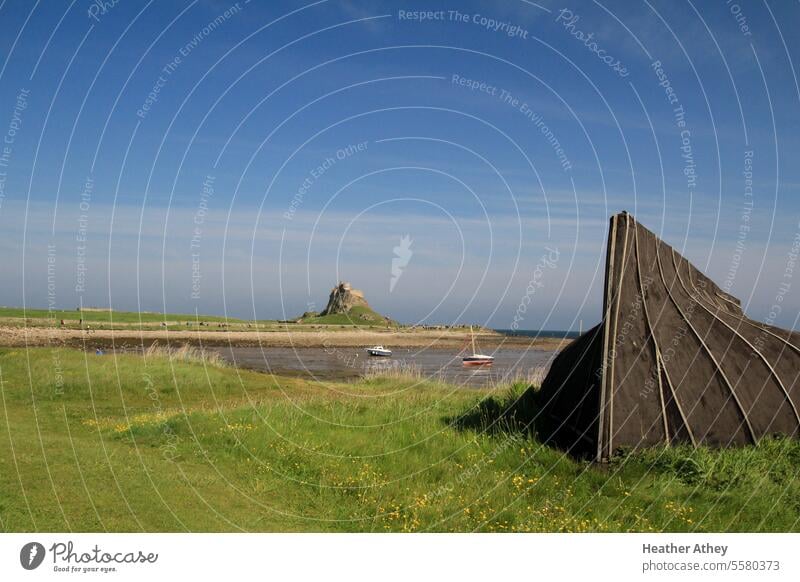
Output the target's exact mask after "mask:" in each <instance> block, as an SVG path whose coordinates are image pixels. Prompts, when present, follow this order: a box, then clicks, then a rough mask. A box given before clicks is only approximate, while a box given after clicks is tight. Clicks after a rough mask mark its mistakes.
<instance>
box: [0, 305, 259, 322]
mask: <svg viewBox="0 0 800 582" xmlns="http://www.w3.org/2000/svg"><path fill="white" fill-rule="evenodd" d="M8 317H11V318H29V319H34V320H35V319H48V318H50V319H54V320H56V321H60V320H62V319H63V320H64V321H70V322H77V321H78V320H80V319H83V321H85V322H91V323H111V322H112V321H113V322H116V323H139V322H142V323H161V322H162V321H181V322H186V321H191V322H193V321H195V319H199V320H201V321H213V322H222V321H228V322H232V323H247V322H246V321H244V320H242V319H236V318H227V319H226V318H225V317H221V316H218V315H198V316H196V315H188V314H185V313H184V314H179V313H150V312H147V311H144V312H141V313H140V312H138V311H78V310H77V309H59V310H53V311H52V312H51V311H48V310H47V309H23V308H22V307H0V318H8Z"/></svg>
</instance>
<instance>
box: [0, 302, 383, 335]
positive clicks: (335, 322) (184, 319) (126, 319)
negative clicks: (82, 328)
mask: <svg viewBox="0 0 800 582" xmlns="http://www.w3.org/2000/svg"><path fill="white" fill-rule="evenodd" d="M62 319H63V320H64V322H65V325H66V326H67V327H78V322H79V321H80V320H83V324H84V325H90V326H92V327H93V328H94V329H111V328H112V327H120V328H129V327H131V326H134V327H139V326H141V327H143V328H153V327H159V326H162V324H166V325H167V326H168V328H169V329H171V330H181V329H185V327H186V326H187V324H188V325H189V326H190V327H191V328H192V329H200V330H204V329H205V330H207V329H209V328H210V329H212V330H213V329H217V327H219V326H218V325H217V324H226V325H227V327H230V328H233V329H250V328H251V327H255V328H258V329H263V328H266V329H269V328H274V327H285V326H286V325H287V324H288V325H289V326H292V325H293V324H294V321H292V322H279V321H277V320H271V319H270V320H267V319H263V320H258V321H248V320H245V319H238V318H235V317H227V318H226V317H224V316H220V315H193V314H186V313H155V312H146V311H145V312H141V313H140V312H136V311H113V312H112V311H100V310H97V311H91V310H90V311H78V310H77V309H60V310H53V311H48V310H47V309H23V308H22V307H0V323H2V324H5V325H12V326H28V327H38V326H53V325H56V326H59V325H60V322H61V320H62ZM200 322H203V323H204V324H205V326H200ZM300 324H305V325H310V324H313V325H323V326H330V328H331V329H333V330H335V329H336V327H350V328H352V327H380V328H385V327H386V319H385V318H384V317H383V316H382V315H380V314H379V313H377V312H375V311H373V310H372V309H369V308H368V307H354V308H353V309H351V310H350V311H349V312H348V313H339V314H335V315H326V316H323V317H307V318H303V319H302V320H301V321H300ZM390 326H392V327H396V326H397V324H396V323H395V322H393V321H392V322H391V323H390Z"/></svg>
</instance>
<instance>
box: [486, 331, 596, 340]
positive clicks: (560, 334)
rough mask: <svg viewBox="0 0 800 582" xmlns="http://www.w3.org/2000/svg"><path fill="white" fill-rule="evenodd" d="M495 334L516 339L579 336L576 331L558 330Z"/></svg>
mask: <svg viewBox="0 0 800 582" xmlns="http://www.w3.org/2000/svg"><path fill="white" fill-rule="evenodd" d="M494 331H496V332H497V333H502V334H503V335H510V336H518V337H554V338H558V339H561V338H576V337H578V336H579V335H580V333H578V332H577V331H563V330H558V329H496V330H494Z"/></svg>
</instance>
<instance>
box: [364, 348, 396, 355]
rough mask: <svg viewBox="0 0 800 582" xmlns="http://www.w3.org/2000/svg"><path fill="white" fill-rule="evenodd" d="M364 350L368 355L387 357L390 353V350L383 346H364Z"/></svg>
mask: <svg viewBox="0 0 800 582" xmlns="http://www.w3.org/2000/svg"><path fill="white" fill-rule="evenodd" d="M366 350H367V353H368V354H369V355H370V356H377V357H381V358H388V357H389V356H391V355H392V350H390V349H388V348H385V347H383V346H372V347H371V348H366Z"/></svg>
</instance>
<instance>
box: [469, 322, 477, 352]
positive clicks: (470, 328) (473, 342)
mask: <svg viewBox="0 0 800 582" xmlns="http://www.w3.org/2000/svg"><path fill="white" fill-rule="evenodd" d="M469 335H470V337H471V338H472V355H473V356H474V355H475V354H476V353H477V352H476V351H475V332H474V331H472V326H471V325H470V326H469Z"/></svg>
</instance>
